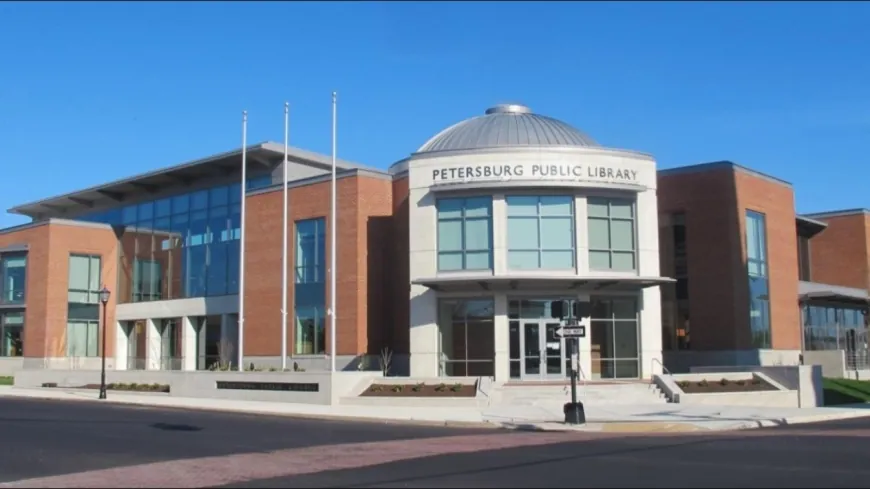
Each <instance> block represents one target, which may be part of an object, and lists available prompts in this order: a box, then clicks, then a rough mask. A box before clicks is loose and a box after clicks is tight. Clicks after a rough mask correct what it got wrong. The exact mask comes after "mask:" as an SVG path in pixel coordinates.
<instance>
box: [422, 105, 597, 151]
mask: <svg viewBox="0 0 870 489" xmlns="http://www.w3.org/2000/svg"><path fill="white" fill-rule="evenodd" d="M535 146H581V147H587V148H588V147H596V148H597V147H600V146H599V144H598V143H596V142H595V141H594V140H593V139H592V138H590V137H589V136H587V135H586V134H583V133H582V132H580V131H578V130H577V129H575V128H573V127H571V126H570V125H568V124H566V123H564V122H562V121H559V120H556V119H553V118H552V117H547V116H543V115H538V114H533V113H532V111H531V109H529V108H528V107H526V106H524V105H515V104H502V105H496V106H495V107H491V108H489V109H487V110H486V114H485V115H482V116H477V117H472V118H470V119H466V120H464V121H462V122H459V123H457V124H454V125H452V126H450V127H448V128H447V129H444V130H443V131H441V132H440V133H438V134H436V135H435V137H433V138H432V139H430V140H429V141H426V144H424V145H423V146H421V147H420V149H418V150H417V154H419V153H431V152H435V151H468V150H476V149H483V148H505V147H535Z"/></svg>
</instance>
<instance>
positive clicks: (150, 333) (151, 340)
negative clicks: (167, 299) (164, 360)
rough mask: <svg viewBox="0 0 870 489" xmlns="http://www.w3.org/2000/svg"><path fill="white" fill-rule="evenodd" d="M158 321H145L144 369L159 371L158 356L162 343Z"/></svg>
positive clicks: (160, 352) (161, 349)
mask: <svg viewBox="0 0 870 489" xmlns="http://www.w3.org/2000/svg"><path fill="white" fill-rule="evenodd" d="M159 321H160V320H159V319H146V320H145V369H146V370H160V355H161V354H162V351H163V341H162V338H161V337H160V330H159V329H158V328H159Z"/></svg>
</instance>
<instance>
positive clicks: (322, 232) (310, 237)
mask: <svg viewBox="0 0 870 489" xmlns="http://www.w3.org/2000/svg"><path fill="white" fill-rule="evenodd" d="M295 241H296V252H295V253H294V255H295V269H296V273H295V274H294V275H295V279H294V281H295V286H294V293H293V308H294V317H295V325H296V327H295V331H294V333H295V334H294V342H293V353H294V354H296V355H323V354H325V353H326V219H325V218H322V217H321V218H317V219H307V220H304V221H297V222H296V240H295Z"/></svg>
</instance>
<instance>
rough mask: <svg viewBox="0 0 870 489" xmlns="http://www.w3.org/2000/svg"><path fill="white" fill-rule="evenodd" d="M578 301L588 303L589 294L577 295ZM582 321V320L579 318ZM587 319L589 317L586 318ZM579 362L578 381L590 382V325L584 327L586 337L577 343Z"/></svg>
mask: <svg viewBox="0 0 870 489" xmlns="http://www.w3.org/2000/svg"><path fill="white" fill-rule="evenodd" d="M577 300H578V301H583V302H589V294H579V295H578V296H577ZM580 319H582V318H580ZM586 319H589V316H587V317H586ZM578 347H579V355H580V358H579V359H578V360H579V362H580V370H581V372H580V380H592V325H591V324H589V325H588V326H587V327H586V336H585V337H584V338H580V340H579V342H578Z"/></svg>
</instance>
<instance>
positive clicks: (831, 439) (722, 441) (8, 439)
mask: <svg viewBox="0 0 870 489" xmlns="http://www.w3.org/2000/svg"><path fill="white" fill-rule="evenodd" d="M0 433H2V440H3V443H0V488H18V487H22V488H23V487H69V488H85V487H182V488H188V487H190V488H192V487H593V486H595V487H689V486H692V487H737V486H738V485H739V486H743V487H776V488H779V487H782V488H785V487H866V481H867V480H868V477H870V468H868V467H867V466H866V462H865V460H864V457H863V456H862V454H863V453H864V452H865V451H866V446H867V442H868V438H870V420H868V419H855V420H848V421H837V422H829V423H823V424H813V425H795V426H784V427H778V428H765V429H758V430H751V431H739V432H710V431H706V432H696V433H656V434H651V433H645V434H639V433H620V434H617V433H600V432H598V433H596V432H576V433H526V432H516V431H507V430H491V429H485V430H481V429H452V428H444V427H437V428H436V427H420V426H401V425H395V424H387V425H384V424H375V423H355V422H340V421H315V420H300V419H293V418H288V417H281V416H268V415H262V414H261V415H245V414H236V413H223V412H208V411H188V410H176V409H165V408H150V407H140V406H131V405H121V404H110V403H93V402H70V401H44V400H37V399H20V398H11V397H5V398H3V399H0Z"/></svg>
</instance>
